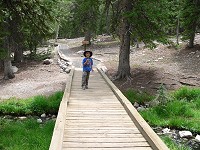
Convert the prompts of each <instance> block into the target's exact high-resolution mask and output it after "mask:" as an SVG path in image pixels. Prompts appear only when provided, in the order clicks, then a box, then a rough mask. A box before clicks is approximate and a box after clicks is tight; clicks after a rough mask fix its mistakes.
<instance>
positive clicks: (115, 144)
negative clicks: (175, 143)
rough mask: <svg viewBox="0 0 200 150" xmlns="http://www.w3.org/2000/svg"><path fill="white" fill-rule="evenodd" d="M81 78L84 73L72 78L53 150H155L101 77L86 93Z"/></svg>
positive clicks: (92, 80)
mask: <svg viewBox="0 0 200 150" xmlns="http://www.w3.org/2000/svg"><path fill="white" fill-rule="evenodd" d="M81 76H82V72H81V71H79V70H75V71H74V74H73V76H72V77H71V78H72V82H70V83H69V84H71V86H70V85H69V86H70V89H68V90H67V91H66V92H68V95H65V96H64V97H65V98H64V100H63V101H65V99H68V100H67V101H66V103H63V104H62V103H61V105H64V106H60V110H59V113H61V114H62V115H58V119H57V122H56V125H55V129H54V135H53V137H52V142H51V146H50V149H51V150H59V149H61V150H134V149H135V150H151V149H153V147H152V146H150V144H151V143H149V142H148V141H147V140H148V138H145V137H144V135H142V133H141V131H140V130H139V129H138V128H137V127H136V125H135V123H134V122H133V119H131V117H130V116H129V115H128V113H127V111H126V109H125V108H124V106H123V105H122V104H121V102H120V101H119V99H118V98H117V97H116V95H115V93H114V92H113V90H112V89H111V88H110V87H109V86H108V84H107V82H106V81H105V80H104V79H103V77H102V76H101V75H100V73H98V72H97V71H96V72H93V73H91V75H90V80H89V89H86V90H82V89H81ZM65 94H66V93H65ZM63 120H64V121H63ZM56 145H57V146H56Z"/></svg>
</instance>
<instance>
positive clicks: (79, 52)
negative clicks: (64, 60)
mask: <svg viewBox="0 0 200 150" xmlns="http://www.w3.org/2000/svg"><path fill="white" fill-rule="evenodd" d="M76 53H77V54H83V53H84V51H83V50H81V51H78V52H76Z"/></svg>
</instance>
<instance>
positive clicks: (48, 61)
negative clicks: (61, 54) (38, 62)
mask: <svg viewBox="0 0 200 150" xmlns="http://www.w3.org/2000/svg"><path fill="white" fill-rule="evenodd" d="M51 63H52V60H51V59H45V60H44V61H43V64H45V65H49V64H51Z"/></svg>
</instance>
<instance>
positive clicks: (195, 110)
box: [140, 87, 200, 132]
mask: <svg viewBox="0 0 200 150" xmlns="http://www.w3.org/2000/svg"><path fill="white" fill-rule="evenodd" d="M199 95H200V89H199V88H194V89H190V88H186V87H184V88H181V89H180V90H178V91H176V92H173V93H172V94H171V95H170V96H169V97H170V100H169V101H168V102H167V103H166V104H165V105H157V106H154V107H151V108H149V109H148V110H145V111H142V112H140V113H141V115H142V116H143V117H144V119H145V120H147V121H148V122H149V123H150V124H151V125H153V126H168V127H176V128H182V129H190V130H192V131H194V132H200V126H199V125H198V124H200V118H199V116H200V107H199V106H200V105H199V104H200V100H199V99H200V98H199Z"/></svg>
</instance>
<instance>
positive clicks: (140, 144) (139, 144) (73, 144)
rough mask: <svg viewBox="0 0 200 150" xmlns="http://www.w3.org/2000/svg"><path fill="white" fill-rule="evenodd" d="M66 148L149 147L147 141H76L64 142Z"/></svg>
mask: <svg viewBox="0 0 200 150" xmlns="http://www.w3.org/2000/svg"><path fill="white" fill-rule="evenodd" d="M63 147H64V148H70V147H75V148H78V147H79V148H89V147H90V148H101V147H103V148H108V147H110V148H115V147H116V148H126V147H149V144H148V143H147V142H135V143H115V142H113V143H78V142H77V143H76V142H63Z"/></svg>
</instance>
